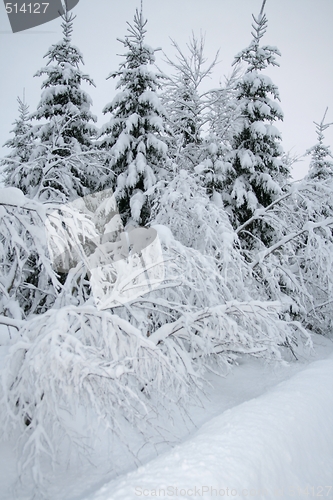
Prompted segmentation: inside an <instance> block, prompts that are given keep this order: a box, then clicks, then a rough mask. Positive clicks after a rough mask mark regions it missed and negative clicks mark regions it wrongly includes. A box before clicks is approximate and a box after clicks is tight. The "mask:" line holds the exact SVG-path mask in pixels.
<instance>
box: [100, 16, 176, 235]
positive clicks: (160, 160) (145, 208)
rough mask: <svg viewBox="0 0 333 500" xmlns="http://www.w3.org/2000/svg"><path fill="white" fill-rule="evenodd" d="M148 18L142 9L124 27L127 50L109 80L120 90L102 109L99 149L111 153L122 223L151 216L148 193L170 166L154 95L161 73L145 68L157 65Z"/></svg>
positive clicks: (161, 115)
mask: <svg viewBox="0 0 333 500" xmlns="http://www.w3.org/2000/svg"><path fill="white" fill-rule="evenodd" d="M146 24H147V20H145V19H144V17H143V13H142V8H141V11H140V12H139V11H138V10H137V11H136V13H135V16H134V23H133V25H131V24H129V23H128V26H129V27H128V33H129V34H128V35H126V36H125V39H124V40H120V41H121V43H122V44H123V45H124V47H125V48H126V49H127V52H126V54H124V57H125V60H124V62H122V63H121V65H120V67H119V70H118V71H115V72H112V73H111V74H110V75H109V77H108V78H119V81H118V83H117V89H120V92H119V93H118V94H117V95H116V97H115V98H114V99H113V101H112V102H111V103H110V104H108V105H107V106H105V108H104V110H103V112H104V113H111V119H110V120H109V122H108V123H106V124H105V125H104V126H103V128H102V131H101V137H102V140H101V148H105V149H107V150H108V151H109V153H110V155H111V161H110V170H111V172H110V177H111V176H113V175H114V182H113V177H111V178H110V181H109V184H108V186H107V187H113V188H114V190H115V195H116V199H117V202H118V206H119V212H120V214H121V217H122V219H123V222H124V224H125V225H126V224H127V222H128V221H129V220H131V221H133V223H134V224H140V225H145V224H146V223H147V222H148V220H149V216H150V200H149V197H148V196H147V195H146V191H147V190H148V189H150V188H152V186H154V184H155V183H156V182H157V181H158V180H159V179H161V178H163V177H165V175H166V169H167V168H168V157H167V149H168V148H167V145H166V143H165V141H164V139H163V137H164V135H165V133H164V120H165V111H164V108H163V106H162V105H161V103H160V100H159V98H158V96H157V90H158V88H160V80H161V78H162V75H161V74H160V73H154V72H153V70H152V69H150V68H149V65H152V64H153V63H154V62H155V56H154V52H155V50H154V49H152V48H151V47H150V46H149V45H147V44H146V43H145V34H146Z"/></svg>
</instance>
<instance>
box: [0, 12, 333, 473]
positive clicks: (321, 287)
mask: <svg viewBox="0 0 333 500" xmlns="http://www.w3.org/2000/svg"><path fill="white" fill-rule="evenodd" d="M252 27H253V31H252V41H251V43H250V45H249V47H247V48H246V49H244V50H243V51H241V52H240V53H239V54H238V55H237V56H236V58H235V63H234V64H235V66H236V68H235V70H234V72H233V73H232V76H231V77H230V78H229V79H228V80H227V81H226V83H225V85H224V86H220V87H219V88H214V89H212V90H210V91H208V92H202V91H201V88H202V86H201V84H202V81H203V80H204V79H205V78H206V77H207V76H209V75H210V73H211V71H212V69H213V67H214V65H215V63H216V60H217V56H216V58H215V59H214V60H213V61H212V63H208V64H207V61H206V59H205V56H204V43H203V40H197V39H195V38H194V37H192V38H191V40H190V43H189V46H188V51H189V54H188V55H186V53H185V52H184V51H183V50H182V49H181V48H180V47H179V46H178V45H177V43H176V42H174V47H175V49H176V53H177V57H176V60H175V61H172V60H169V63H170V66H171V68H172V71H173V72H174V74H173V75H172V76H167V75H165V74H163V73H162V72H161V71H159V70H157V69H155V67H154V62H155V55H154V54H155V51H154V49H152V48H151V47H149V46H148V45H147V44H146V43H145V34H146V21H145V19H144V17H143V13H142V10H141V11H137V12H136V14H135V17H134V23H133V25H129V28H128V34H127V36H126V37H125V39H124V40H123V41H122V44H123V45H124V48H125V50H126V53H125V55H124V59H123V62H122V63H121V65H120V67H119V69H118V71H115V72H112V73H111V74H110V78H115V79H117V93H116V96H115V97H114V99H113V100H112V101H111V102H110V104H108V105H107V106H106V107H105V108H104V113H105V114H107V115H108V117H109V121H108V122H107V123H106V124H105V125H104V126H103V127H102V129H101V130H98V129H97V128H96V125H95V122H96V118H95V117H94V115H93V114H92V113H91V111H90V108H91V99H90V97H89V96H88V94H87V93H86V92H85V91H84V90H83V89H82V88H81V84H82V83H83V82H88V83H90V84H93V81H92V80H91V78H90V77H89V76H88V75H86V74H84V73H83V72H82V71H81V69H80V66H81V65H82V63H83V58H82V55H81V53H80V52H79V50H78V49H77V48H76V47H75V46H74V45H73V44H72V41H71V36H72V29H73V16H72V15H71V14H70V13H69V12H68V11H67V12H65V14H64V16H63V24H62V28H63V39H62V40H61V41H60V42H59V43H57V44H55V45H53V46H52V47H51V48H50V49H49V51H48V52H47V54H46V57H47V58H48V64H47V65H46V66H45V67H44V68H42V69H41V70H40V71H39V72H38V73H37V75H39V76H40V75H45V76H46V79H45V81H44V82H43V84H42V89H43V92H42V96H41V100H40V103H39V105H38V107H37V111H36V112H34V113H32V114H29V112H28V107H27V105H26V103H25V102H24V101H21V100H19V118H18V120H17V121H16V123H15V128H14V130H13V132H14V138H13V139H11V140H10V141H8V142H7V146H8V147H10V148H11V153H10V154H9V155H8V156H7V157H5V158H4V159H3V161H2V166H3V174H4V182H5V185H6V187H5V188H3V189H1V190H0V212H1V222H0V247H1V251H0V255H1V263H0V266H1V278H0V289H1V299H0V314H1V316H0V323H2V324H5V325H8V326H9V327H12V328H14V329H16V330H17V335H14V336H13V339H12V343H13V344H14V345H13V347H12V349H11V353H10V355H9V357H8V361H7V368H6V370H5V373H4V375H3V379H2V380H3V383H2V399H1V408H2V411H3V413H4V419H5V420H4V421H5V425H4V427H3V429H4V434H7V433H8V432H9V430H11V429H12V428H15V429H16V428H19V429H20V430H21V440H20V443H21V457H22V459H21V465H22V469H21V475H22V477H24V474H25V473H29V471H35V472H36V471H38V470H44V467H46V465H45V462H44V461H43V460H44V459H43V457H44V456H45V455H48V456H51V458H52V460H53V461H54V463H55V462H56V459H57V457H58V453H61V452H63V450H60V449H59V448H58V444H59V443H60V442H63V440H61V438H66V439H67V443H72V444H74V445H76V446H77V447H78V448H80V446H81V448H82V446H83V445H82V436H80V435H79V434H77V433H75V432H74V430H73V425H72V423H70V422H69V420H68V415H71V419H75V416H76V415H78V413H79V410H80V408H82V407H84V408H86V409H87V408H89V411H87V413H86V418H87V419H88V420H89V419H90V420H89V422H88V425H87V428H89V429H92V432H93V429H94V425H93V418H92V417H91V415H92V414H91V412H94V413H93V414H94V415H97V416H99V417H100V418H101V419H102V421H103V422H104V423H105V426H106V428H108V429H111V432H112V433H115V434H117V435H118V436H119V438H120V439H122V440H124V441H126V435H125V434H124V433H123V434H122V433H121V428H122V426H121V422H122V421H123V420H124V421H125V420H126V421H127V422H130V424H131V425H133V426H135V427H136V428H138V429H140V430H141V431H142V432H143V430H142V427H141V424H140V422H142V421H144V422H145V430H144V432H149V430H147V428H146V427H147V425H148V423H149V422H152V421H153V420H151V419H150V416H151V413H152V412H157V413H158V412H159V411H160V410H161V408H165V406H168V404H169V403H167V400H169V402H170V407H171V406H172V404H174V405H180V406H182V407H183V408H184V410H185V409H186V406H187V404H188V402H189V401H191V400H192V399H193V398H194V396H195V393H196V392H197V390H198V389H202V388H203V386H204V373H205V370H207V369H208V368H210V369H214V370H215V369H217V367H219V370H220V371H227V370H228V369H229V367H230V366H231V364H232V363H234V361H235V360H236V359H237V357H238V356H240V355H243V354H248V355H252V356H255V357H258V358H259V357H260V358H264V359H267V360H279V359H282V356H283V354H282V353H283V349H284V348H287V349H289V350H290V351H291V352H293V353H294V354H295V356H296V355H297V353H296V352H295V351H296V346H297V343H298V342H306V343H308V344H311V339H310V334H309V331H311V330H313V331H316V332H319V333H325V334H327V333H329V332H330V330H331V327H332V320H333V314H332V301H331V296H332V285H333V262H332V261H333V233H332V226H333V211H332V202H331V199H332V189H333V183H332V179H333V175H332V174H333V162H332V155H331V152H330V150H329V148H328V147H326V146H325V145H324V131H325V129H326V128H327V127H328V126H329V124H327V123H325V117H324V119H323V121H322V122H321V123H320V124H316V126H317V134H318V143H317V144H316V145H315V146H314V147H313V148H311V149H310V150H309V152H308V154H309V155H311V165H310V171H309V174H308V175H307V176H306V177H305V178H304V179H303V180H302V181H299V182H293V181H292V180H291V178H290V165H291V161H290V159H289V158H288V155H285V154H284V152H283V150H282V146H281V137H280V133H279V131H278V130H277V128H276V127H275V125H274V123H275V122H276V121H277V120H281V119H282V118H283V113H282V111H281V108H280V106H279V104H278V101H279V94H278V89H277V88H276V86H275V85H274V84H273V82H272V81H271V79H270V78H268V77H267V76H265V75H264V74H263V71H264V70H265V69H266V68H267V67H268V66H270V65H273V66H276V65H278V63H277V56H278V55H279V52H278V50H277V48H275V47H271V46H265V45H262V38H263V36H264V34H265V31H266V28H267V18H266V15H265V14H264V12H263V9H262V11H261V13H260V14H259V16H258V17H253V25H252ZM240 63H242V65H241V64H240ZM244 65H245V66H244ZM162 82H163V85H162ZM12 331H13V330H12ZM127 444H128V445H129V443H127ZM69 449H70V447H69ZM85 451H86V450H85V449H84V446H83V453H85ZM42 464H43V465H42ZM39 467H40V468H39ZM34 474H35V473H34ZM43 474H44V473H43ZM43 474H42V473H41V474H40V475H38V474H37V473H36V474H35V475H34V480H35V481H36V482H37V483H38V482H39V483H40V482H41V481H42V479H43Z"/></svg>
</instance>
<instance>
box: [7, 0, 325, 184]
mask: <svg viewBox="0 0 333 500" xmlns="http://www.w3.org/2000/svg"><path fill="white" fill-rule="evenodd" d="M139 3H140V2H139V0H80V2H79V4H78V5H77V6H76V7H75V8H74V10H73V12H74V13H75V14H77V18H76V20H75V25H74V34H73V43H75V45H77V46H78V47H79V49H80V50H81V51H82V53H83V56H84V60H85V71H86V72H87V73H88V74H89V75H90V76H91V77H92V78H93V79H94V81H95V83H96V89H94V88H89V93H90V95H91V97H92V99H93V101H94V106H93V109H92V111H93V112H94V113H95V114H96V115H97V116H98V125H99V126H101V125H102V124H103V123H104V122H105V121H106V120H107V118H106V117H103V115H102V112H101V111H102V108H103V107H104V106H105V104H107V103H108V102H109V101H111V99H112V98H113V96H114V85H113V82H111V81H110V80H108V81H106V79H105V78H106V77H107V75H108V74H109V73H110V72H111V71H112V70H115V69H117V68H118V65H119V62H120V60H121V59H120V58H119V57H117V54H119V53H122V45H121V44H120V43H119V42H118V41H117V38H123V37H124V35H125V34H126V27H127V26H126V21H129V22H131V21H132V19H133V15H134V12H135V8H136V7H138V6H139ZM261 3H262V0H165V1H162V0H144V14H145V16H146V17H147V18H148V25H147V30H148V32H147V37H146V41H147V43H149V44H150V45H152V46H153V47H161V48H162V49H163V50H164V52H166V53H167V54H168V55H172V53H173V51H172V49H171V44H170V39H169V37H171V38H173V39H175V40H176V41H177V42H178V43H179V44H180V46H181V47H184V46H185V44H186V42H187V40H188V38H189V36H190V35H191V32H192V30H193V31H194V33H195V34H198V35H200V32H202V33H203V34H204V35H205V38H206V54H207V57H208V58H212V57H213V56H214V54H215V52H216V51H217V49H220V57H219V59H220V61H221V62H220V64H219V65H218V66H217V67H216V68H215V70H214V75H213V78H212V82H211V85H212V86H215V85H217V84H218V82H219V80H220V79H221V78H223V75H227V74H229V73H230V71H231V64H232V62H233V57H234V55H235V54H236V53H237V52H239V51H240V50H241V49H243V48H244V47H246V46H247V45H248V44H249V42H250V41H251V34H250V32H251V21H252V17H251V14H252V13H254V14H257V13H258V12H259V10H260V7H261ZM266 14H267V18H268V30H267V33H266V35H265V37H264V39H263V43H266V44H270V45H275V46H277V47H278V48H279V50H280V51H281V53H282V57H281V58H280V68H273V69H271V70H270V71H269V72H268V74H269V76H271V78H272V79H273V81H274V83H276V85H277V86H278V87H279V90H280V96H281V107H282V109H283V111H284V114H285V118H284V122H283V123H280V124H278V128H279V129H280V130H281V131H282V136H283V146H284V148H285V150H286V151H289V150H291V152H292V154H295V155H296V154H297V155H301V154H303V153H304V152H305V150H306V149H307V148H309V147H311V146H312V145H313V144H314V143H315V141H316V134H315V128H314V127H315V126H314V124H313V121H317V122H318V121H320V120H321V118H322V116H323V114H324V111H325V109H326V107H327V106H328V107H329V110H328V114H327V120H328V121H332V122H333V57H332V47H333V29H332V25H333V1H332V0H267V3H266ZM60 39H61V28H60V21H59V19H58V20H55V21H51V22H50V23H48V24H45V25H42V26H39V27H37V28H33V29H31V30H27V31H25V32H21V33H16V34H12V33H11V30H10V24H9V21H8V19H7V15H6V12H5V8H4V5H3V4H2V3H1V4H0V68H1V75H2V78H1V81H0V91H1V92H0V104H1V106H0V109H1V119H0V146H2V145H3V143H4V142H5V141H6V140H7V139H8V138H9V137H10V136H11V135H10V134H9V131H10V130H11V129H12V125H11V124H12V122H13V121H14V120H15V119H16V117H17V102H16V97H17V96H18V95H20V96H22V93H23V88H25V93H26V100H27V102H28V104H29V105H30V111H34V110H35V109H36V106H37V103H38V100H39V98H40V93H41V91H40V85H41V83H42V79H41V78H33V75H34V73H35V72H36V71H37V70H38V69H39V68H41V67H42V66H43V65H44V64H45V63H46V61H45V59H44V60H43V56H44V54H45V53H46V52H47V49H48V48H49V46H50V45H52V44H53V43H56V42H57V41H58V40H60ZM156 56H157V63H158V64H159V65H162V59H163V54H162V52H157V54H156ZM326 143H327V144H329V145H331V147H332V146H333V127H331V129H329V130H328V131H327V133H326ZM4 154H6V150H5V148H2V149H0V155H1V156H3V155H4ZM308 163H309V161H308V159H305V160H304V161H303V162H302V163H300V164H298V165H297V167H296V169H295V172H294V175H295V177H302V176H303V175H304V174H305V173H306V171H307V168H308Z"/></svg>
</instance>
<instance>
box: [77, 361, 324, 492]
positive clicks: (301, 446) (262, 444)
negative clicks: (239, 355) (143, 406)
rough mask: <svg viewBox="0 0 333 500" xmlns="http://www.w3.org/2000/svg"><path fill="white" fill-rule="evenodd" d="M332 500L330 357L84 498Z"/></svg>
mask: <svg viewBox="0 0 333 500" xmlns="http://www.w3.org/2000/svg"><path fill="white" fill-rule="evenodd" d="M227 496H229V497H230V496H231V497H234V498H243V497H244V498H248V497H250V498H260V499H265V500H266V499H267V500H268V499H275V498H283V499H285V500H289V499H292V498H304V496H305V497H308V498H309V497H311V496H312V497H315V496H322V497H324V498H330V499H332V498H333V354H331V355H330V356H329V357H328V358H327V359H324V360H320V361H315V362H312V363H311V364H310V365H308V366H307V367H306V368H305V369H303V370H301V371H299V372H298V373H297V374H295V375H293V376H292V377H291V378H290V379H289V380H285V381H283V382H281V383H279V384H277V385H275V386H274V387H273V388H271V389H270V390H268V392H266V393H264V394H262V395H260V396H259V397H255V398H254V399H250V400H249V401H246V402H243V403H242V404H239V405H237V406H235V407H233V408H231V409H227V410H226V411H224V412H223V413H222V414H220V415H219V416H217V417H215V418H213V419H212V420H210V421H208V422H207V423H205V424H204V425H203V426H202V427H201V428H200V429H199V430H198V431H197V432H196V433H195V434H194V435H193V436H192V437H190V438H189V439H188V440H187V441H185V442H184V443H183V444H181V445H179V446H177V447H175V448H174V449H173V450H172V451H170V452H168V453H165V454H164V455H162V456H160V457H159V458H157V459H154V460H152V461H151V462H149V463H148V464H146V465H145V466H142V467H140V468H139V469H137V470H136V471H135V472H131V473H128V474H127V475H125V476H123V477H121V478H118V479H116V480H113V481H111V482H110V483H109V484H107V485H105V486H103V487H102V488H101V489H100V490H99V491H97V492H96V493H95V494H93V495H90V496H87V497H82V498H84V499H85V500H118V499H119V500H134V499H137V498H140V497H142V498H156V497H158V498H222V497H227Z"/></svg>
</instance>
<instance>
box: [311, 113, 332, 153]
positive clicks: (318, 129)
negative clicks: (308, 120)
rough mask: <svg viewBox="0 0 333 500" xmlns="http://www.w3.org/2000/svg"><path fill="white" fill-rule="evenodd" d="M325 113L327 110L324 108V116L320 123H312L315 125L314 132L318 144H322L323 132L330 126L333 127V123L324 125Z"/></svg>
mask: <svg viewBox="0 0 333 500" xmlns="http://www.w3.org/2000/svg"><path fill="white" fill-rule="evenodd" d="M327 111H328V108H326V110H325V113H324V116H323V118H322V120H321V122H320V123H317V122H313V123H314V124H315V125H316V132H317V136H318V140H319V143H320V144H322V142H323V140H324V131H325V130H326V129H327V128H328V127H330V126H331V125H333V122H331V123H325V118H326V114H327Z"/></svg>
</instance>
